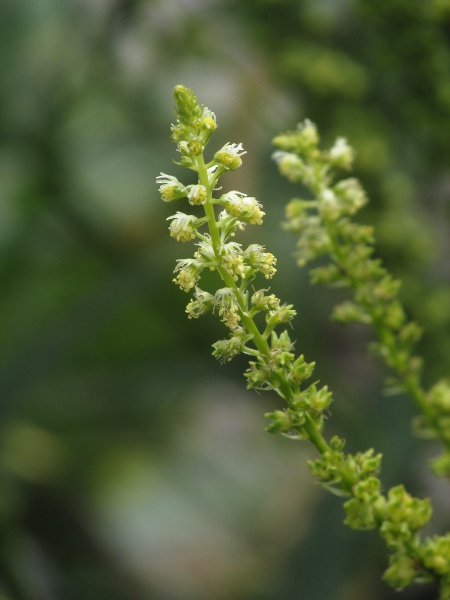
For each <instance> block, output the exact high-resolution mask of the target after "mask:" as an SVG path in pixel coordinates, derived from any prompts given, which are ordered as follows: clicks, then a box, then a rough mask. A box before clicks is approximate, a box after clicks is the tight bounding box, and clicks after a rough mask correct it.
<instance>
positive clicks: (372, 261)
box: [273, 120, 450, 476]
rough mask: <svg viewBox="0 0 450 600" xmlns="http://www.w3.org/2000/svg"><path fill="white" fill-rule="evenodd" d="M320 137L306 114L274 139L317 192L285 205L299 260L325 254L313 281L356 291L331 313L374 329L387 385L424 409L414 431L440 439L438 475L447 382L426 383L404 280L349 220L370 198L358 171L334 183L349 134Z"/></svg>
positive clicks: (292, 175) (448, 424) (296, 178)
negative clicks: (403, 295)
mask: <svg viewBox="0 0 450 600" xmlns="http://www.w3.org/2000/svg"><path fill="white" fill-rule="evenodd" d="M319 141H320V140H319V135H318V132H317V128H316V126H315V125H314V123H312V122H311V121H308V120H306V121H305V122H304V123H301V124H300V125H299V126H298V128H297V130H296V131H288V132H286V133H284V134H281V135H279V136H277V137H276V138H275V139H274V140H273V143H274V144H275V146H277V147H278V148H280V150H278V151H277V152H275V154H274V158H275V160H276V162H277V163H278V166H279V169H280V172H281V174H282V175H284V176H286V177H287V178H288V179H289V180H290V181H292V182H294V183H301V184H303V185H304V186H305V187H306V188H307V189H308V190H309V191H310V192H311V194H312V196H313V197H312V198H311V199H308V200H304V199H299V198H295V199H293V200H292V201H291V202H290V203H289V204H288V206H287V208H286V217H287V221H286V223H285V224H284V225H285V228H286V229H287V230H289V231H292V232H294V233H296V234H297V235H298V242H297V252H296V257H297V262H298V265H299V266H301V267H302V266H304V265H306V264H307V263H310V262H312V261H314V260H315V259H316V258H318V257H319V256H325V257H327V258H328V259H329V260H328V264H326V265H324V266H320V267H316V268H314V269H312V270H311V280H312V282H313V283H323V284H328V285H331V286H339V287H343V286H344V287H348V288H350V289H352V290H353V295H354V300H353V302H352V301H345V302H344V303H342V304H340V305H339V306H337V307H335V309H334V312H333V315H332V318H333V319H334V320H336V321H339V322H343V323H349V322H352V321H357V322H361V323H365V324H368V325H371V326H372V327H373V328H374V329H375V331H376V333H377V337H378V342H376V343H373V344H371V347H372V349H373V350H374V351H375V352H376V353H377V354H378V355H380V356H381V357H382V358H383V359H384V361H385V362H386V364H387V365H388V366H389V367H390V368H391V369H393V371H394V372H395V374H396V375H395V377H391V378H389V380H388V386H389V387H388V391H389V392H391V393H392V392H394V393H398V392H403V391H404V392H408V393H409V394H410V395H411V396H412V398H413V399H414V401H415V402H416V404H417V406H418V408H419V409H420V411H421V413H422V414H421V416H419V417H417V418H416V419H415V422H414V428H415V430H416V432H417V433H418V434H419V435H421V436H424V437H428V438H437V439H439V440H440V441H441V442H442V444H443V446H444V453H443V454H441V455H440V456H439V457H437V458H435V459H434V460H433V461H432V468H433V470H434V472H435V473H436V474H437V475H440V476H450V384H449V382H448V381H446V380H441V381H438V382H437V383H436V384H435V385H433V386H432V387H431V388H430V389H429V390H428V391H425V390H424V388H423V386H422V384H421V372H422V359H421V358H420V357H418V356H414V355H413V348H414V345H415V343H416V342H417V341H418V340H419V339H420V336H421V330H420V328H419V327H418V325H417V324H416V323H415V322H413V321H410V320H408V319H407V317H406V313H405V310H404V308H403V306H402V304H401V303H400V301H399V299H398V290H399V288H400V284H401V282H400V281H398V280H395V279H394V278H393V277H392V276H391V275H390V274H389V273H388V272H387V270H386V269H385V268H384V267H383V266H382V264H381V261H380V260H379V259H376V258H373V256H372V255H373V253H374V243H375V240H374V237H373V231H372V228H371V227H368V226H364V225H360V224H358V223H354V222H353V221H352V219H351V217H352V216H353V215H354V214H355V213H356V212H357V211H358V210H360V209H361V208H362V207H363V206H364V205H365V204H366V201H367V199H366V195H365V193H364V190H363V189H362V187H361V185H360V183H359V181H358V180H357V179H354V178H346V179H341V180H340V181H337V182H336V179H338V177H337V175H338V171H339V170H342V169H345V170H348V169H350V168H351V166H352V162H353V158H354V152H353V150H352V148H351V147H350V146H349V145H348V144H347V142H346V140H345V139H344V138H338V139H337V140H336V142H335V144H334V145H333V146H332V147H331V149H329V150H324V151H321V150H320V149H319Z"/></svg>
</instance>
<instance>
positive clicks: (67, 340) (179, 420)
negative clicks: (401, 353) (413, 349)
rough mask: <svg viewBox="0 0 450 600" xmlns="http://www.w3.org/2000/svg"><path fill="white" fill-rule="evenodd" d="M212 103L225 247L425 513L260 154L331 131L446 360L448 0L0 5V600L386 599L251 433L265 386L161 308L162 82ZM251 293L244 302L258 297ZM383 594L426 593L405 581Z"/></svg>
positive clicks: (407, 463)
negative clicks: (244, 206) (233, 158)
mask: <svg viewBox="0 0 450 600" xmlns="http://www.w3.org/2000/svg"><path fill="white" fill-rule="evenodd" d="M178 83H183V84H185V85H187V86H190V87H193V88H194V90H195V91H196V93H197V94H198V96H199V97H200V101H201V102H204V103H205V104H206V105H207V106H209V108H211V109H212V110H213V111H215V113H216V115H217V119H218V122H219V130H218V132H217V133H216V134H215V135H214V136H213V138H212V140H211V142H210V145H211V147H212V150H213V151H214V149H216V148H218V147H220V146H221V145H222V144H223V143H225V142H236V143H237V142H243V144H244V147H245V148H246V150H247V151H248V154H247V155H246V156H245V157H244V159H245V160H244V164H243V166H242V168H241V169H240V170H239V171H237V172H235V173H230V174H228V175H227V176H225V177H223V186H224V189H226V190H229V189H238V190H240V191H243V192H245V193H247V194H248V195H252V196H256V197H257V198H258V199H259V200H260V201H261V202H262V203H263V204H264V207H265V211H266V218H265V223H264V225H263V226H262V227H249V228H247V230H246V232H245V235H243V236H242V238H241V240H240V241H242V242H243V243H261V244H265V245H266V246H267V248H268V250H269V251H272V252H273V253H274V254H275V255H276V256H277V258H278V273H277V276H276V278H275V279H274V280H273V282H272V283H271V290H272V291H273V292H274V293H276V294H278V295H279V296H280V297H281V298H282V300H283V301H284V302H289V303H293V304H295V306H296V308H297V309H298V317H297V318H296V320H295V322H294V331H293V334H292V337H294V338H295V339H297V343H296V350H297V351H298V352H303V353H304V354H305V356H306V358H307V360H316V362H317V369H316V373H317V377H318V378H320V379H321V381H322V382H323V383H327V384H328V385H329V386H330V388H331V389H332V390H333V391H334V397H335V402H334V404H333V407H332V412H333V418H332V419H330V421H329V423H328V424H327V428H328V429H327V431H328V432H329V433H330V434H332V433H333V432H338V433H339V434H340V435H342V436H344V437H346V438H347V439H348V448H349V450H350V451H358V450H365V449H367V448H368V447H371V446H374V447H375V448H376V449H377V450H380V451H383V453H384V454H385V459H384V464H383V480H384V482H385V484H386V487H387V486H388V485H392V484H397V483H399V482H404V483H406V484H407V486H408V489H410V490H411V491H412V492H413V493H416V494H419V495H431V496H432V498H433V501H434V503H435V507H436V510H435V518H434V521H433V528H434V530H435V531H444V530H446V528H448V527H449V525H450V522H449V516H448V515H449V511H450V506H449V496H450V494H449V491H450V490H449V487H448V485H447V484H446V483H443V482H436V480H434V479H433V478H432V477H431V475H429V473H428V472H427V469H426V463H427V459H428V457H429V456H431V455H432V454H433V452H435V451H436V449H435V448H433V446H432V445H430V444H429V443H428V442H423V441H417V440H414V439H413V438H412V437H411V436H410V434H409V433H410V419H411V416H412V415H413V414H414V409H413V407H412V406H411V403H410V402H409V400H408V399H407V398H405V397H402V396H400V397H394V398H386V397H385V396H384V395H383V393H382V382H383V379H384V377H385V376H386V372H385V370H384V368H383V367H382V366H381V365H379V364H377V363H376V362H375V361H373V360H372V359H371V358H370V357H369V355H368V352H367V349H366V348H367V342H368V341H370V339H371V337H370V335H371V334H370V332H368V331H367V330H366V329H364V328H363V327H356V326H355V327H347V328H346V327H341V326H337V325H332V324H330V323H329V321H328V315H329V312H330V309H331V307H332V305H333V304H334V303H335V302H337V301H338V300H339V299H340V298H341V295H340V294H337V293H336V292H332V291H330V290H326V289H312V288H311V287H310V286H309V284H308V278H307V274H306V273H305V272H301V271H299V270H298V269H297V268H296V267H295V264H294V261H293V259H292V252H293V250H294V245H295V240H294V239H292V238H291V237H290V236H289V235H287V234H285V233H283V232H282V230H281V229H280V228H279V223H280V222H281V220H282V218H283V210H284V206H285V204H286V202H287V201H288V200H289V199H290V197H292V196H293V195H296V194H298V193H299V192H298V190H297V189H296V188H295V187H294V186H291V185H290V184H288V183H287V182H286V181H284V180H282V179H281V178H280V177H279V176H278V174H277V171H276V168H275V166H274V165H273V164H272V162H271V160H270V154H271V151H272V149H271V144H270V140H271V138H272V137H274V136H275V135H276V134H277V133H278V132H279V131H280V130H285V129H289V128H293V127H295V125H296V123H297V122H298V121H299V120H301V119H304V118H306V117H309V118H311V119H312V120H314V121H315V122H316V123H317V124H318V126H319V129H320V131H321V133H322V135H323V138H324V142H325V143H331V141H332V140H333V139H334V137H335V136H337V135H344V136H346V137H347V138H348V139H349V142H350V143H351V144H352V145H353V146H354V147H355V149H356V152H357V161H356V165H355V172H356V175H357V176H358V177H360V178H361V180H362V181H363V184H364V185H365V187H366V188H367V190H368V192H369V194H370V197H371V204H370V205H369V207H368V208H366V209H365V210H364V212H363V213H362V215H361V217H360V218H361V219H362V220H364V221H365V222H367V223H371V224H373V225H375V227H376V232H377V239H378V252H379V254H380V255H381V256H382V257H383V259H384V260H385V263H386V264H387V266H388V267H389V268H390V269H391V270H392V271H393V272H394V274H395V275H396V276H399V277H401V278H402V279H403V280H404V285H403V288H402V299H403V300H404V302H405V305H406V307H407V310H408V313H409V314H410V315H411V316H413V317H414V318H417V319H418V320H419V322H420V323H421V324H422V325H423V326H424V327H425V328H426V330H427V334H426V335H425V337H424V340H423V342H422V343H421V348H420V350H421V351H422V352H423V353H424V355H425V357H426V361H427V368H426V371H425V379H426V382H427V383H432V382H434V381H435V380H436V378H438V377H440V376H445V375H446V374H448V372H449V361H448V356H449V354H450V310H449V308H450V261H449V251H450V241H449V240H450V208H449V195H450V168H449V165H450V2H449V0H390V1H389V2H387V1H385V0H154V1H151V0H147V1H143V0H142V1H139V0H134V1H133V0H10V1H8V0H6V1H4V2H2V3H1V5H0V196H1V201H0V281H1V286H0V290H1V292H0V323H1V327H0V353H1V363H0V365H1V366H0V371H1V378H0V391H1V394H0V399H1V405H0V410H1V421H0V423H1V425H0V427H1V438H0V478H1V494H0V528H1V543H0V544H1V547H0V553H1V554H0V599H1V600H16V599H17V600H41V599H42V600H44V599H45V600H60V599H61V600H66V599H69V600H91V599H92V600H94V599H95V600H100V599H101V600H103V599H105V600H106V599H108V600H141V599H142V600H144V599H150V598H151V599H152V600H153V599H154V600H212V599H214V600H297V599H302V600H316V599H317V600H319V599H320V600H359V599H361V598H364V599H365V600H375V599H377V600H378V599H383V600H386V599H388V598H391V597H392V595H393V594H394V592H392V591H391V590H389V589H388V588H387V586H385V585H384V584H383V583H382V582H381V574H382V572H383V570H384V568H385V566H386V556H385V549H384V547H383V543H382V542H381V540H379V539H378V537H377V534H376V533H362V532H352V531H349V530H346V529H345V528H344V526H343V525H342V520H343V511H342V507H341V501H340V499H338V498H335V497H331V496H329V495H327V493H326V492H325V491H323V490H322V489H320V488H318V487H317V486H315V485H314V483H313V481H312V478H311V477H310V474H309V472H308V470H307V467H306V459H307V458H308V457H311V456H313V453H312V450H310V449H309V448H308V447H307V446H306V445H304V444H301V443H294V442H290V441H288V440H286V439H284V438H281V437H273V436H270V435H268V434H266V433H265V432H264V427H265V426H266V423H265V420H264V418H263V413H264V412H267V411H268V410H270V409H272V408H273V407H275V406H278V405H279V404H278V400H277V398H276V397H274V396H271V395H270V394H261V395H258V394H256V393H253V392H247V391H246V390H245V380H244V378H243V376H242V372H243V370H244V369H245V360H244V359H243V358H241V357H239V358H237V359H235V361H233V362H232V363H231V364H228V365H226V366H221V365H219V364H218V363H217V362H216V361H215V359H214V358H213V357H211V344H212V343H213V342H215V341H216V340H217V339H219V338H220V337H224V336H225V335H226V332H225V331H224V329H223V327H222V326H221V324H220V322H219V321H218V319H217V318H214V316H213V315H208V316H206V317H203V318H202V319H200V320H199V321H198V322H197V321H194V322H192V321H189V320H188V319H187V318H186V315H185V313H184V307H185V305H186V303H187V300H188V297H187V295H186V294H184V293H183V292H181V291H180V290H179V289H178V288H177V287H176V286H175V285H174V284H173V283H172V282H171V279H172V277H173V275H172V270H173V268H174V265H175V259H177V258H186V257H189V256H190V255H191V253H192V252H193V246H192V245H189V244H179V243H177V242H175V240H173V239H171V238H170V237H169V235H168V232H167V222H166V221H165V219H166V218H167V217H168V216H170V215H171V214H173V212H175V211H176V210H182V211H183V210H186V207H185V206H182V203H180V204H178V205H176V206H173V205H170V206H169V205H165V204H164V203H162V202H161V200H160V197H159V194H158V191H157V187H156V185H155V177H156V176H157V175H158V174H159V173H160V171H164V172H166V173H170V174H174V175H177V176H178V177H180V178H181V179H182V178H183V177H184V176H185V173H184V172H183V171H182V170H181V169H180V168H179V167H177V166H175V165H173V164H172V159H173V158H175V157H176V153H175V147H174V146H173V144H171V142H170V140H169V127H170V122H171V121H173V119H174V117H173V113H172V95H171V94H172V89H173V86H174V85H176V84H178ZM265 283H267V282H265V281H264V280H263V281H262V282H261V285H264V284H265ZM396 597H398V598H399V599H401V598H408V599H412V598H414V599H418V598H435V597H436V592H435V590H434V589H432V588H431V589H430V588H428V587H424V588H422V587H417V588H413V589H410V590H407V591H405V592H403V593H402V594H399V595H397V596H396Z"/></svg>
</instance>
